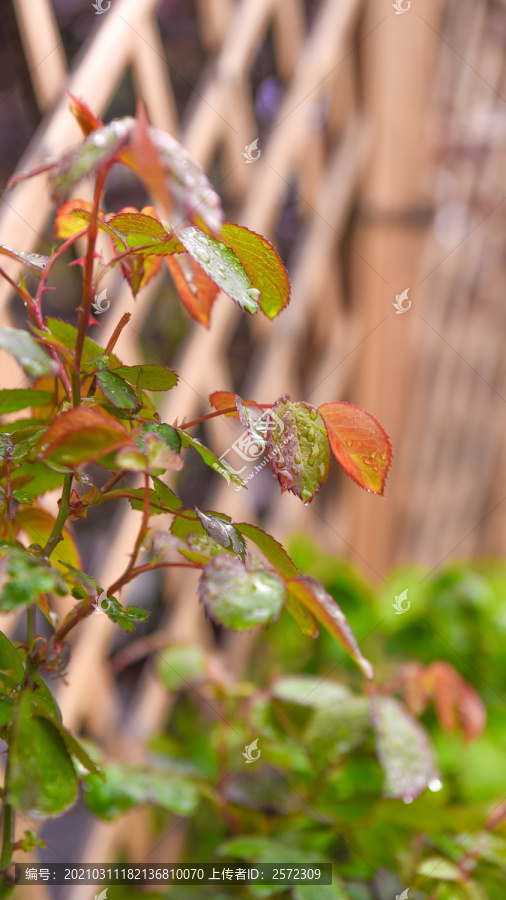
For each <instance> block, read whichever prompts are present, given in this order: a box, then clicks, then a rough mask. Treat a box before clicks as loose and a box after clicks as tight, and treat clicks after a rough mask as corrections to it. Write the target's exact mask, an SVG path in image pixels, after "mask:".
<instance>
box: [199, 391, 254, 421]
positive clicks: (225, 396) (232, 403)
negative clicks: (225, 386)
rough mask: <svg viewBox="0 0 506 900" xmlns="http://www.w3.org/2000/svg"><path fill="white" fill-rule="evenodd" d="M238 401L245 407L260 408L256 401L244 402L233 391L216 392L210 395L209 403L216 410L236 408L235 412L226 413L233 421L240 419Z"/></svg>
mask: <svg viewBox="0 0 506 900" xmlns="http://www.w3.org/2000/svg"><path fill="white" fill-rule="evenodd" d="M238 400H239V401H240V402H241V403H242V404H243V406H256V407H257V408H258V404H257V403H255V401H254V400H242V399H241V397H239V395H238V394H234V393H233V392H232V391H214V392H213V393H212V394H209V403H210V404H211V406H214V408H215V409H231V408H232V407H234V409H233V412H228V413H225V415H227V416H231V417H232V418H233V419H238V418H239V413H238V412H237V401H238Z"/></svg>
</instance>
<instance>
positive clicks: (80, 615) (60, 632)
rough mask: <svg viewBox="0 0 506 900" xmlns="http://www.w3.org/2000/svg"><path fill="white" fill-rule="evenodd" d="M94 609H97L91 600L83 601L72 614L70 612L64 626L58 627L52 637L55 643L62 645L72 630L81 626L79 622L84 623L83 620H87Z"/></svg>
mask: <svg viewBox="0 0 506 900" xmlns="http://www.w3.org/2000/svg"><path fill="white" fill-rule="evenodd" d="M94 609H95V607H94V606H93V603H92V602H91V600H86V601H83V602H82V604H81V603H79V604H78V605H77V606H76V607H74V609H73V610H72V612H70V613H69V614H68V616H66V617H65V619H64V620H63V622H62V624H61V625H59V626H58V628H57V629H56V631H54V633H53V637H52V640H53V641H54V643H55V644H61V643H62V642H63V641H64V640H65V638H66V637H67V635H68V633H69V632H70V631H72V629H73V628H75V626H76V625H79V622H82V620H83V619H86V617H87V616H89V615H90V613H92V612H93V610H94Z"/></svg>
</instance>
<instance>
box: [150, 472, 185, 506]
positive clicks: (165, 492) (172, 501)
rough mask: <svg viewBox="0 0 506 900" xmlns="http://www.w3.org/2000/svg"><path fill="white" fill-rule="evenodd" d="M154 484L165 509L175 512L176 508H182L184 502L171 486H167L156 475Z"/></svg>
mask: <svg viewBox="0 0 506 900" xmlns="http://www.w3.org/2000/svg"><path fill="white" fill-rule="evenodd" d="M153 484H154V486H155V491H156V493H157V494H158V497H159V499H160V502H161V503H162V505H163V508H164V509H166V510H167V511H168V512H175V511H176V510H178V509H181V507H182V506H183V504H182V503H181V500H180V499H179V497H178V496H177V494H175V493H174V491H171V489H170V487H167V485H166V484H165V483H164V482H163V481H161V480H160V478H157V477H156V476H154V478H153Z"/></svg>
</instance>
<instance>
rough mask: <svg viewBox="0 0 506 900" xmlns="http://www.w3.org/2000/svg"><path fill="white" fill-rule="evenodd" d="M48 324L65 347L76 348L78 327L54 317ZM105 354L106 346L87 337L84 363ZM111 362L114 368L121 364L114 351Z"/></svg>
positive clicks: (54, 335)
mask: <svg viewBox="0 0 506 900" xmlns="http://www.w3.org/2000/svg"><path fill="white" fill-rule="evenodd" d="M46 325H47V327H48V328H49V330H50V332H51V334H52V335H53V337H54V338H55V339H56V340H57V341H58V342H59V343H61V344H62V345H63V346H64V347H67V349H69V350H74V349H75V346H76V340H77V328H74V326H73V325H70V324H69V323H68V322H63V321H62V319H52V318H48V319H47V322H46ZM103 355H104V348H103V347H101V346H100V344H97V343H96V342H95V341H92V340H91V338H89V337H85V339H84V347H83V356H82V360H83V363H87V362H89V361H90V360H92V359H96V358H97V357H103ZM109 364H110V366H111V367H112V368H117V367H118V366H121V363H120V361H119V359H118V358H117V357H116V356H115V355H114V353H111V354H110V355H109ZM118 374H120V373H118Z"/></svg>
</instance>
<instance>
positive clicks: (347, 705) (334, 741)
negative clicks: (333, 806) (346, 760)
mask: <svg viewBox="0 0 506 900" xmlns="http://www.w3.org/2000/svg"><path fill="white" fill-rule="evenodd" d="M370 729H371V709H370V706H369V701H368V699H367V697H353V696H348V697H347V698H345V699H341V700H340V701H337V702H335V703H333V704H332V705H331V706H327V707H326V708H323V709H317V711H316V712H315V714H314V715H313V716H312V718H311V720H310V722H309V725H308V727H307V729H306V732H305V739H306V740H307V741H308V743H309V748H310V752H311V754H312V756H313V757H314V758H315V759H317V760H318V765H320V766H329V765H330V766H332V765H336V764H337V762H338V761H339V757H341V756H342V755H343V754H344V753H350V751H351V750H354V749H355V747H358V746H360V744H362V743H363V741H364V740H365V739H366V737H367V735H368V733H369V731H370Z"/></svg>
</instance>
